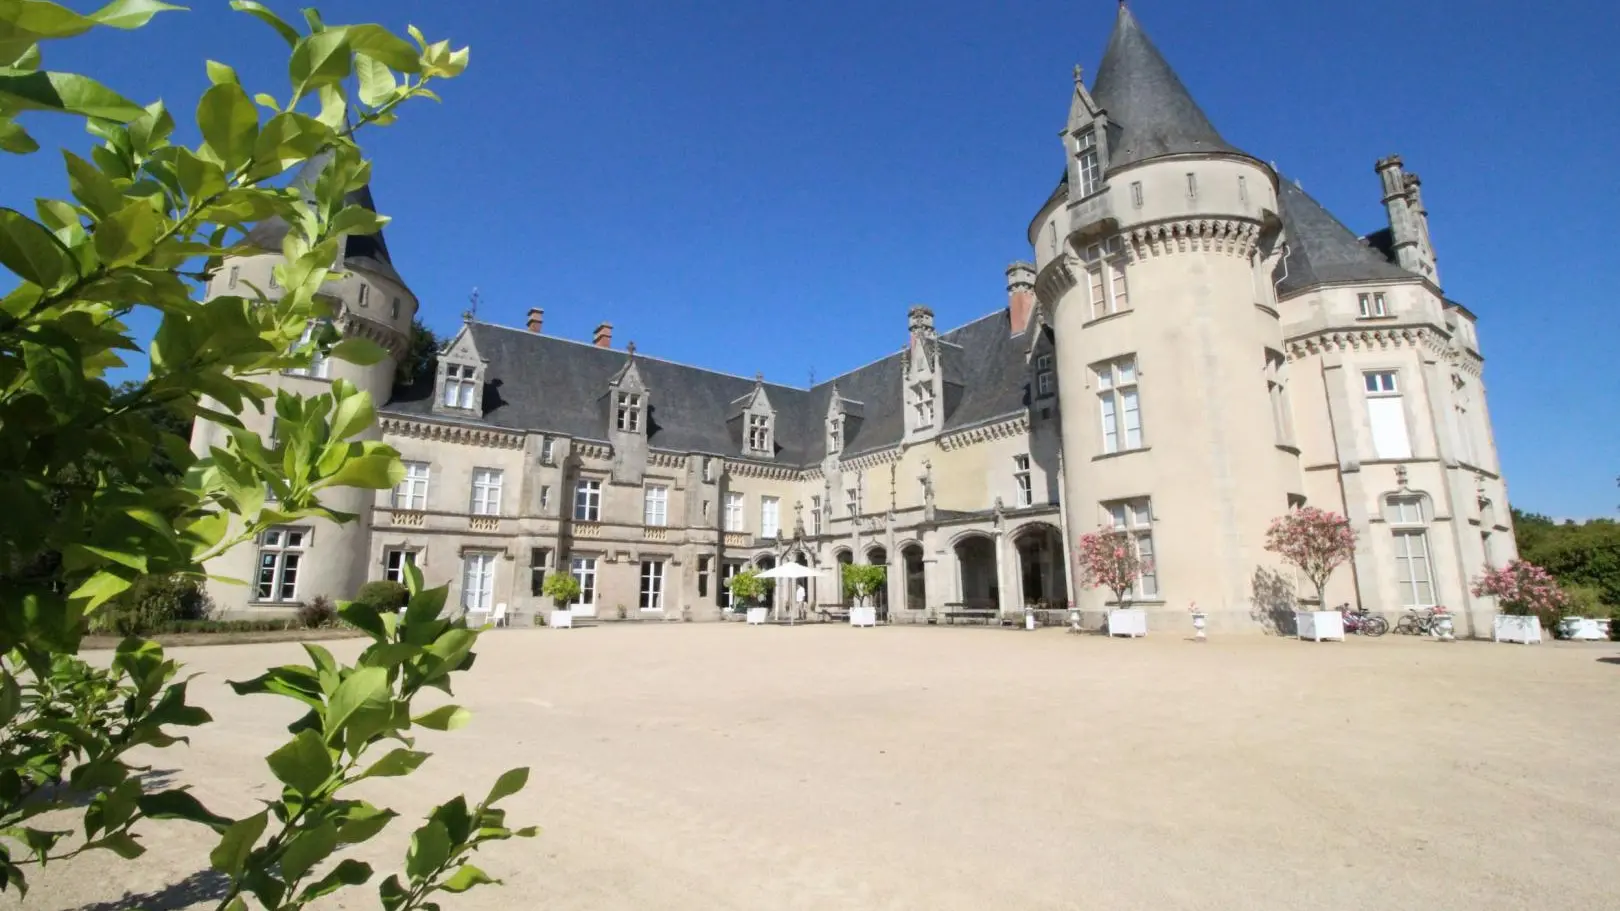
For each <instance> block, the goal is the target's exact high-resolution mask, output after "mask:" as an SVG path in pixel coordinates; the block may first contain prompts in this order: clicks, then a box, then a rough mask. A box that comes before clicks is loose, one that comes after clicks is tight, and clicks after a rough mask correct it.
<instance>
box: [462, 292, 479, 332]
mask: <svg viewBox="0 0 1620 911" xmlns="http://www.w3.org/2000/svg"><path fill="white" fill-rule="evenodd" d="M478 301H479V297H478V286H477V285H474V286H473V289H472V293H471V294H469V295H467V312H465V313H463V314H461V318H462V319H464V320H466V321H467V322H469V323H470V322H472V321H473V320H475V319H477V318H478Z"/></svg>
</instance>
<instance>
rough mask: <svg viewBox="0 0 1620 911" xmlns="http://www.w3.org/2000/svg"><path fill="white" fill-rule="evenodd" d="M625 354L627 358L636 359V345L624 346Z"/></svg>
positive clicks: (632, 343)
mask: <svg viewBox="0 0 1620 911" xmlns="http://www.w3.org/2000/svg"><path fill="white" fill-rule="evenodd" d="M624 354H625V357H626V358H633V357H635V356H636V343H635V342H631V343H630V344H628V345H625V346H624Z"/></svg>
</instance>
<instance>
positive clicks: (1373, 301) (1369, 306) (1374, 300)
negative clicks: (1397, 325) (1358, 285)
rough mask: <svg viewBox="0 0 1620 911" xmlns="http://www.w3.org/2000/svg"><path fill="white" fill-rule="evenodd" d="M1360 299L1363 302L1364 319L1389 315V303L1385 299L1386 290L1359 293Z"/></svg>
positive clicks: (1362, 314)
mask: <svg viewBox="0 0 1620 911" xmlns="http://www.w3.org/2000/svg"><path fill="white" fill-rule="evenodd" d="M1358 300H1359V302H1360V304H1361V316H1362V318H1363V319H1366V318H1368V317H1374V316H1388V315H1389V304H1388V303H1387V302H1386V301H1385V300H1384V292H1382V291H1374V292H1373V293H1371V294H1362V295H1359V296H1358Z"/></svg>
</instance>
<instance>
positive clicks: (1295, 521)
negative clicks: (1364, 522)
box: [1266, 506, 1356, 601]
mask: <svg viewBox="0 0 1620 911" xmlns="http://www.w3.org/2000/svg"><path fill="white" fill-rule="evenodd" d="M1266 550H1269V551H1271V552H1272V553H1274V554H1277V555H1278V556H1280V557H1282V558H1283V560H1285V561H1287V562H1288V563H1291V564H1293V565H1294V566H1297V567H1299V569H1300V571H1301V572H1303V573H1304V574H1305V577H1306V578H1307V579H1309V580H1310V581H1311V584H1312V585H1314V586H1316V597H1317V599H1318V601H1321V600H1323V599H1324V598H1325V590H1326V588H1327V580H1328V577H1330V576H1332V575H1333V570H1335V569H1337V568H1338V567H1339V566H1340V565H1341V564H1343V563H1346V562H1348V561H1349V560H1350V558H1351V557H1352V556H1354V555H1355V552H1356V531H1355V529H1353V528H1351V527H1350V520H1349V519H1346V518H1345V517H1344V516H1341V515H1339V514H1338V513H1335V512H1328V511H1327V510H1324V509H1317V508H1316V507H1314V506H1302V507H1300V508H1299V509H1294V510H1290V511H1289V512H1288V513H1286V514H1284V515H1281V516H1278V517H1277V518H1275V519H1272V520H1271V527H1270V528H1268V529H1267V530H1266Z"/></svg>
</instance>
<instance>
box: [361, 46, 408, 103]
mask: <svg viewBox="0 0 1620 911" xmlns="http://www.w3.org/2000/svg"><path fill="white" fill-rule="evenodd" d="M401 43H403V42H401ZM405 49H406V50H407V51H409V52H410V54H411V59H412V60H415V59H416V51H415V50H414V49H413V48H412V47H411V46H410V45H409V44H406V45H405ZM354 68H355V72H356V74H357V75H358V76H359V77H360V100H361V101H362V102H363V103H365V104H368V105H371V106H372V107H378V106H380V105H381V104H382V103H383V102H385V101H388V100H389V99H391V98H393V97H394V91H395V90H396V89H398V88H399V82H398V80H396V79H395V78H394V71H393V70H392V69H390V68H389V66H388V64H386V63H384V62H382V61H381V60H378V59H377V58H375V57H371V56H369V55H366V54H361V55H360V57H359V59H357V60H355V62H354Z"/></svg>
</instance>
